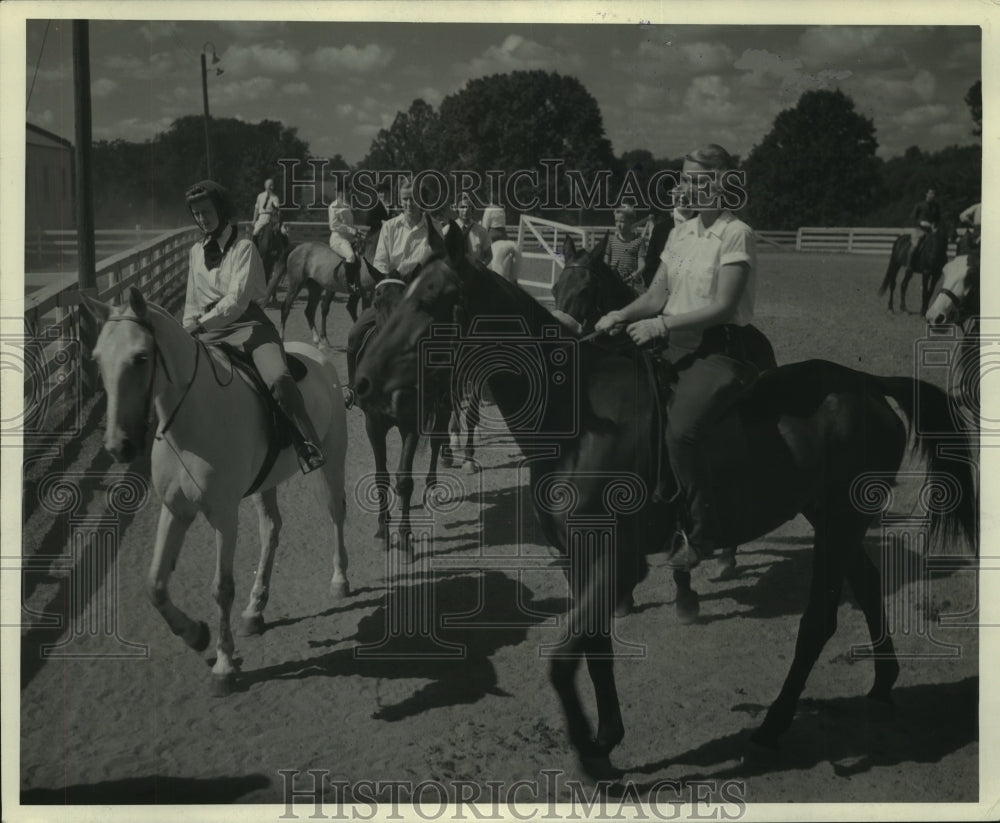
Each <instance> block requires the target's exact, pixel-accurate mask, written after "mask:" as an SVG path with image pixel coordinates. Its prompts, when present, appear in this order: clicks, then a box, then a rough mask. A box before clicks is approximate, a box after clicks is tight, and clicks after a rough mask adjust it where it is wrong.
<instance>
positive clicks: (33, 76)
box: [24, 20, 52, 111]
mask: <svg viewBox="0 0 1000 823" xmlns="http://www.w3.org/2000/svg"><path fill="white" fill-rule="evenodd" d="M50 25H52V21H51V20H46V21H45V34H43V35H42V45H41V48H39V49H38V59H37V60H36V61H35V73H34V74H33V75H31V88H30V89H28V102H27V103H25V104H24V109H25V111H27V110H28V106H30V105H31V93H32V92H33V91H34V90H35V80H36V79H37V77H38V67H39V66H40V65H41V63H42V52H43V51H45V40H46V39H47V38H48V36H49V26H50Z"/></svg>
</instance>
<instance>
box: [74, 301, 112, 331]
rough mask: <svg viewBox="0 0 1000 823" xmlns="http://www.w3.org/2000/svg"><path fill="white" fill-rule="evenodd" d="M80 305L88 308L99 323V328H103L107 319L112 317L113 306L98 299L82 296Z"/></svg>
mask: <svg viewBox="0 0 1000 823" xmlns="http://www.w3.org/2000/svg"><path fill="white" fill-rule="evenodd" d="M80 305H82V306H86V307H87V311H89V312H90V313H91V314H92V315H93V316H94V319H95V320H96V321H97V325H99V326H103V325H104V323H105V322H106V321H107V319H108V318H109V317H110V316H111V306H109V305H108V304H107V303H102V302H101V301H100V300H98V299H97V298H96V297H90V296H89V295H86V294H81V295H80Z"/></svg>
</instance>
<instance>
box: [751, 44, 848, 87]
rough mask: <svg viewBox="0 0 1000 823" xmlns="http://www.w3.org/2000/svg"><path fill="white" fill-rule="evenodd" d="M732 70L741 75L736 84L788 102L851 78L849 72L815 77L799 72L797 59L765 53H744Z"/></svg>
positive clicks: (831, 71) (824, 72)
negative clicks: (786, 99)
mask: <svg viewBox="0 0 1000 823" xmlns="http://www.w3.org/2000/svg"><path fill="white" fill-rule="evenodd" d="M733 66H734V67H735V68H737V69H739V70H740V71H742V72H744V74H743V75H741V77H740V79H739V82H740V84H741V85H742V86H744V87H747V88H751V89H760V90H766V91H770V92H772V93H774V92H777V94H778V95H780V96H782V97H785V98H789V97H798V96H799V95H801V94H802V93H803V92H806V91H810V90H812V89H827V88H830V87H831V86H834V85H836V84H837V83H838V82H840V81H842V80H846V79H848V78H849V77H851V74H852V73H851V71H850V69H822V70H821V71H818V72H816V73H815V74H810V73H809V72H806V71H803V69H802V61H801V60H799V59H798V58H795V57H791V58H786V57H782V56H781V55H780V54H775V53H774V52H770V51H767V50H766V49H745V50H744V52H743V54H741V55H740V56H739V58H738V59H737V60H736V61H735V62H734V63H733Z"/></svg>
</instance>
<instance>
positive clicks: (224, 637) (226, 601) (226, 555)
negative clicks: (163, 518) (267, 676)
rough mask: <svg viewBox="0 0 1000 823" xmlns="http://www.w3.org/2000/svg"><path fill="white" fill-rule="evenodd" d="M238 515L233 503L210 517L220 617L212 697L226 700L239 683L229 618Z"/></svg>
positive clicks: (214, 593)
mask: <svg viewBox="0 0 1000 823" xmlns="http://www.w3.org/2000/svg"><path fill="white" fill-rule="evenodd" d="M238 511H239V509H238V506H237V504H236V503H234V504H233V505H232V506H226V507H224V508H222V509H221V510H220V509H214V510H213V511H212V513H211V517H210V522H211V523H212V526H213V527H214V528H215V578H214V579H213V580H212V595H213V597H214V598H215V603H216V605H217V607H218V616H219V634H218V637H216V639H215V665H214V666H212V694H213V696H215V697H225V696H226V695H228V694H229V693H230V692H232V690H233V685H234V683H235V680H236V664H235V663H233V652H234V651H235V644H234V643H233V633H232V630H231V627H230V624H229V618H230V612H231V611H232V608H233V600H234V599H235V597H236V583H235V581H234V580H233V556H234V555H235V553H236V532H237V527H238Z"/></svg>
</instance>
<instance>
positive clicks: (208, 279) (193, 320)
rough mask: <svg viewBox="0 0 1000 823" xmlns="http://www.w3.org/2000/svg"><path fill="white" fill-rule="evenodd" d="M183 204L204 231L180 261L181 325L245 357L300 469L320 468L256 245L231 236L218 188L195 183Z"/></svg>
mask: <svg viewBox="0 0 1000 823" xmlns="http://www.w3.org/2000/svg"><path fill="white" fill-rule="evenodd" d="M185 198H186V200H187V205H188V208H189V209H190V211H191V215H192V217H194V221H195V223H196V224H197V225H198V228H200V229H201V230H202V231H203V232H204V233H205V234H204V237H203V238H202V239H201V240H199V241H198V242H197V243H195V244H194V245H193V246H192V247H191V252H190V255H189V258H188V283H187V296H186V299H185V302H184V320H183V323H184V329H185V330H186V331H188V332H190V333H191V334H194V335H197V336H198V337H199V338H200V339H201V340H203V341H205V342H211V343H221V342H225V343H228V344H229V345H231V346H234V347H236V348H238V349H241V350H242V351H243V352H244V353H245V354H247V355H249V356H250V357H251V359H252V360H253V362H254V365H255V366H256V368H257V371H258V372H259V373H260V376H261V378H262V379H263V381H264V383H265V384H266V385H267V386H268V388H269V389H270V390H271V393H272V394H273V395H274V399H275V400H276V401H277V403H278V406H279V407H280V408H281V410H282V411H283V412H284V413H285V414H286V415H287V416H288V418H289V419H290V420H291V421H292V423H293V425H294V429H295V433H296V436H295V441H296V442H295V446H296V451H297V453H298V458H299V465H300V466H301V467H302V471H303V472H311V471H313V470H314V469H318V468H319V467H320V466H322V465H323V463H324V462H325V459H324V457H323V453H322V451H320V449H319V446H318V445H317V444H318V443H319V442H320V439H319V437H318V435H317V433H316V429H315V428H314V426H313V424H312V421H311V420H310V419H309V415H308V414H307V413H306V409H305V403H304V402H303V400H302V395H301V393H300V392H299V388H298V386H297V385H296V384H295V381H294V380H293V379H292V375H291V373H290V372H289V371H288V366H287V364H286V363H285V356H284V351H283V350H282V348H281V337H280V336H279V335H278V331H277V329H276V328H275V327H274V324H273V323H272V322H271V321H270V319H269V318H268V316H267V315H266V314H264V311H263V309H261V307H260V301H261V300H262V299H263V298H264V295H265V291H266V285H265V282H264V264H263V263H262V262H261V259H260V255H259V254H258V253H257V249H256V248H255V247H254V245H253V243H251V242H250V241H249V240H247V239H246V238H239V237H238V236H237V231H236V227H235V226H233V225H232V223H231V220H232V217H233V208H232V203H231V201H230V199H229V194H228V193H227V192H226V190H225V189H224V188H223V187H222V186H220V185H219V184H218V183H215V182H214V181H212V180H202V181H201V182H200V183H195V185H193V186H192V187H191V188H189V189H188V190H187V193H186V195H185Z"/></svg>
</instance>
